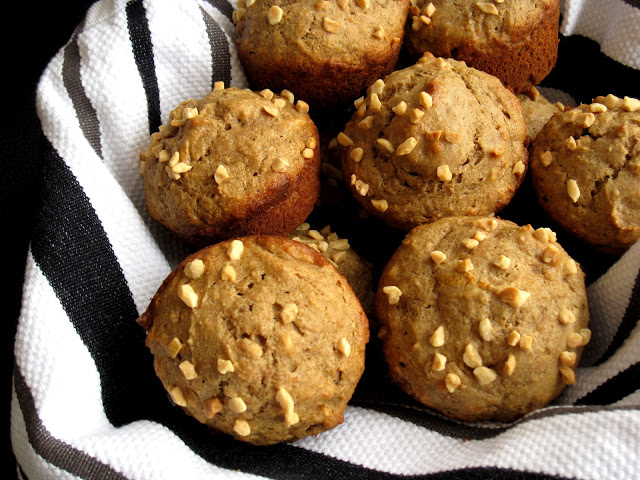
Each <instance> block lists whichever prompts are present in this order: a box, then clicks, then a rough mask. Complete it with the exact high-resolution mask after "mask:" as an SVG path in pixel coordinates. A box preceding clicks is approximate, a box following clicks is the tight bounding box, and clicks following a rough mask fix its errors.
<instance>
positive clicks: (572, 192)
mask: <svg viewBox="0 0 640 480" xmlns="http://www.w3.org/2000/svg"><path fill="white" fill-rule="evenodd" d="M567 194H569V198H570V199H571V201H572V202H573V203H576V202H577V201H578V199H579V198H580V187H578V183H577V182H576V181H575V180H574V179H571V180H569V181H568V182H567Z"/></svg>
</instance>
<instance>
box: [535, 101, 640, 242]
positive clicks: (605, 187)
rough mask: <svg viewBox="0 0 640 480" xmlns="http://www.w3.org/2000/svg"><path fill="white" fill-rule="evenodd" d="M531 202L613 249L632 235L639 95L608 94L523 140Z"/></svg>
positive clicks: (639, 226)
mask: <svg viewBox="0 0 640 480" xmlns="http://www.w3.org/2000/svg"><path fill="white" fill-rule="evenodd" d="M531 162H532V163H531V173H532V176H531V178H532V183H533V188H534V190H535V193H536V196H537V197H538V201H539V202H540V204H541V205H542V207H543V208H544V210H545V211H546V212H547V213H548V214H549V216H550V217H551V218H553V219H554V220H555V221H556V222H557V223H558V224H559V225H561V226H562V227H563V228H565V229H566V230H568V231H569V232H571V233H572V234H573V235H575V236H577V237H578V238H580V239H581V240H583V241H584V242H586V243H587V244H589V245H591V246H594V247H596V248H598V249H599V250H602V251H605V252H609V253H621V252H623V251H624V250H626V249H627V248H628V247H629V246H630V245H631V244H633V243H635V242H636V241H637V240H638V238H640V194H639V192H640V101H639V100H636V99H633V98H629V97H625V98H624V99H621V98H617V97H615V96H613V95H608V96H606V97H597V98H596V99H595V100H594V101H593V103H591V104H589V105H580V106H578V107H577V108H574V109H570V110H567V111H565V112H564V113H562V114H559V115H556V116H554V117H553V118H551V120H549V122H548V123H547V124H546V125H545V127H544V128H543V129H542V131H541V132H540V133H539V134H538V136H537V137H536V139H535V141H534V142H533V143H532V145H531Z"/></svg>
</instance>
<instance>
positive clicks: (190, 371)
mask: <svg viewBox="0 0 640 480" xmlns="http://www.w3.org/2000/svg"><path fill="white" fill-rule="evenodd" d="M178 368H179V369H180V371H181V372H182V374H183V375H184V378H186V379H187V380H193V379H194V378H196V377H197V376H198V374H197V373H196V368H195V367H194V366H193V363H191V362H190V361H189V360H185V361H184V362H182V363H181V364H180V365H178Z"/></svg>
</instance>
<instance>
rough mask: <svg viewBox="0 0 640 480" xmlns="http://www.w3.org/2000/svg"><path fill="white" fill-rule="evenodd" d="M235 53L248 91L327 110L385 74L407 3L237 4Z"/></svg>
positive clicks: (307, 0)
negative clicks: (272, 92)
mask: <svg viewBox="0 0 640 480" xmlns="http://www.w3.org/2000/svg"><path fill="white" fill-rule="evenodd" d="M237 3H238V9H237V10H236V11H235V12H234V16H233V18H234V21H235V23H236V29H237V30H236V31H237V34H236V42H237V44H238V55H239V57H240V60H241V61H242V64H243V65H244V67H245V70H246V72H247V75H248V77H249V78H250V81H251V83H252V85H253V86H254V88H257V89H260V88H271V89H278V90H280V89H283V88H285V89H288V90H290V91H291V92H293V93H294V94H295V95H296V96H297V97H300V98H302V99H303V100H304V101H306V102H308V103H309V104H310V105H311V106H312V107H323V108H326V107H333V106H336V105H339V104H341V103H344V102H348V101H351V100H353V99H354V98H356V97H357V96H358V95H360V92H361V91H362V90H363V89H364V88H366V87H367V86H368V85H369V84H370V83H371V82H373V81H374V80H375V79H376V78H379V77H381V76H383V75H386V74H387V73H389V72H391V71H392V70H393V69H394V67H395V64H396V61H397V59H398V54H399V53H400V47H401V45H402V40H403V38H404V26H405V22H406V20H407V13H408V10H409V0H298V1H293V0H269V1H266V0H263V1H259V2H257V1H255V0H240V1H238V2H237Z"/></svg>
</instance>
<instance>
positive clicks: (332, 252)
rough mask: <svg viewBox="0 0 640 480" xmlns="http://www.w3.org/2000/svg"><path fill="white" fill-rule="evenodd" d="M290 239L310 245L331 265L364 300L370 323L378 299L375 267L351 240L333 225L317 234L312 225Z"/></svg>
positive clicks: (296, 232) (360, 298)
mask: <svg viewBox="0 0 640 480" xmlns="http://www.w3.org/2000/svg"><path fill="white" fill-rule="evenodd" d="M289 238H291V239H292V240H296V241H298V242H302V243H304V244H305V245H309V246H310V247H311V248H313V249H314V250H316V251H318V252H320V253H322V254H323V255H324V256H325V257H326V258H327V259H328V260H329V261H331V262H332V263H333V264H334V266H335V267H336V268H337V269H338V271H339V272H340V273H341V274H342V275H343V276H344V277H345V278H346V279H347V282H349V285H350V286H351V288H352V289H353V291H354V292H355V294H356V296H357V297H358V299H359V300H360V304H361V305H362V308H363V310H364V313H366V315H367V317H368V318H369V319H370V320H371V319H372V318H373V316H374V308H375V307H374V303H375V296H376V294H375V290H376V287H375V284H374V279H373V265H372V264H371V262H368V261H366V260H365V259H363V258H362V257H360V255H358V253H356V251H355V250H354V249H353V248H351V245H350V244H349V240H348V239H346V238H340V237H338V234H337V233H335V232H332V231H331V226H330V225H327V226H326V227H324V228H322V229H321V230H316V229H313V228H311V226H310V225H309V224H308V223H303V224H301V225H298V227H297V228H296V229H295V230H294V231H293V232H292V233H290V234H289Z"/></svg>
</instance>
